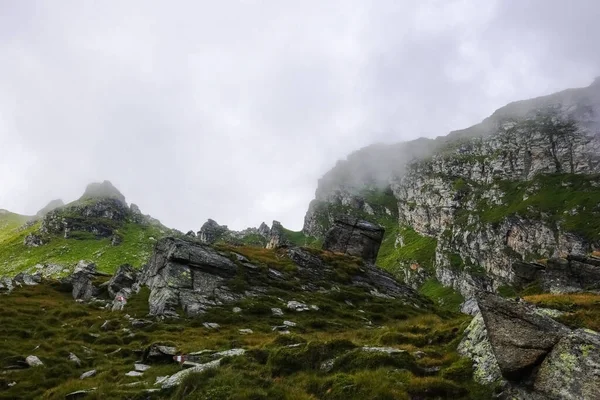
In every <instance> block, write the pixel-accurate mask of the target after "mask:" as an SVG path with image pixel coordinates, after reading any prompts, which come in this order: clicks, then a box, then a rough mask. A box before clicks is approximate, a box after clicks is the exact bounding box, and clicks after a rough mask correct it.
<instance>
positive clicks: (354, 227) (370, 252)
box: [323, 215, 385, 263]
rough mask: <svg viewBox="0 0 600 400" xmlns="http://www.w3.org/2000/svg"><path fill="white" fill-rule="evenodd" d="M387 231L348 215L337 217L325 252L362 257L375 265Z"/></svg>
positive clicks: (328, 235) (324, 245) (328, 237)
mask: <svg viewBox="0 0 600 400" xmlns="http://www.w3.org/2000/svg"><path fill="white" fill-rule="evenodd" d="M384 233H385V229H384V228H383V227H381V226H379V225H376V224H373V223H371V222H368V221H363V220H360V219H358V218H353V217H350V216H346V215H341V216H338V217H336V219H335V220H334V223H333V226H332V227H331V229H330V230H329V231H328V232H327V234H326V236H325V241H324V243H323V250H328V251H331V252H334V253H343V254H347V255H350V256H354V257H360V258H362V259H363V260H365V261H366V262H369V263H373V262H375V259H376V258H377V254H378V253H379V247H380V246H381V242H382V241H383V234H384Z"/></svg>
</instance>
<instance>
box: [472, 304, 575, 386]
mask: <svg viewBox="0 0 600 400" xmlns="http://www.w3.org/2000/svg"><path fill="white" fill-rule="evenodd" d="M477 303H478V305H479V309H480V311H481V315H482V317H483V321H484V323H485V327H486V330H487V335H488V338H489V341H490V343H491V346H492V349H493V351H494V354H495V356H496V360H497V361H498V366H499V367H500V371H501V372H502V375H503V376H504V377H505V378H506V379H508V380H509V381H522V380H523V379H524V378H526V377H528V376H529V375H530V374H531V373H532V372H533V370H534V368H535V367H536V366H538V365H539V364H540V363H541V362H542V361H543V360H544V358H545V357H546V355H547V354H548V353H549V352H550V351H551V350H552V348H553V347H554V346H555V345H556V343H558V341H559V340H560V339H561V338H562V337H564V336H566V335H568V334H569V332H570V330H569V329H568V328H567V327H566V326H564V325H562V324H560V323H558V322H556V321H554V320H553V319H552V318H550V317H547V316H544V315H541V314H540V313H538V312H536V310H535V308H534V307H533V306H530V305H528V304H526V303H524V302H516V301H513V300H507V299H504V298H502V297H500V296H497V295H495V294H492V293H488V292H481V293H479V294H478V295H477Z"/></svg>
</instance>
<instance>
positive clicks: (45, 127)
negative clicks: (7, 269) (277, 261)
mask: <svg viewBox="0 0 600 400" xmlns="http://www.w3.org/2000/svg"><path fill="white" fill-rule="evenodd" d="M324 3H325V4H324ZM599 17H600V3H598V2H597V1H594V0H574V1H572V2H569V3H568V5H567V4H566V3H564V2H561V1H557V0H556V1H555V0H529V1H520V0H502V1H501V0H498V1H491V0H489V1H480V0H460V1H446V0H439V1H438V0H429V1H392V0H389V1H387V0H381V1H377V2H371V1H354V0H344V1H341V0H339V1H337V0H331V1H327V2H320V1H312V0H307V1H302V2H284V1H261V2H258V1H221V2H218V3H217V2H213V1H179V2H164V1H134V0H130V1H127V2H122V1H116V0H106V1H102V2H97V1H84V0H70V1H68V0H56V1H52V2H49V1H32V0H20V1H0V155H1V156H0V182H1V183H0V208H5V209H9V210H11V211H14V212H19V213H23V214H29V215H31V214H35V213H36V212H37V211H38V210H39V209H40V208H42V207H43V206H44V205H45V204H46V203H48V202H49V201H50V200H52V199H55V198H62V199H63V200H65V201H66V202H68V201H72V200H75V199H76V198H78V197H79V196H80V195H81V194H82V193H83V191H84V189H85V187H86V185H87V184H88V183H90V182H93V181H103V180H105V179H108V180H110V181H111V182H112V183H113V184H114V185H115V186H116V187H117V188H119V189H120V190H121V191H122V192H123V194H124V195H125V196H126V198H127V201H129V202H134V203H136V204H138V205H139V206H140V208H141V209H142V211H143V212H144V213H147V214H150V215H152V216H154V217H155V218H158V219H160V220H161V221H162V222H163V223H164V224H166V225H168V226H170V227H174V228H177V229H180V230H182V231H187V230H189V229H194V230H198V229H199V228H200V226H201V225H202V223H203V222H204V221H206V219H207V218H213V219H215V220H216V221H218V222H219V223H221V224H227V225H228V226H229V227H230V228H233V229H242V228H244V227H247V226H258V225H259V224H260V222H262V221H266V222H267V223H269V224H270V222H271V221H272V220H273V219H276V220H279V221H281V222H282V223H283V224H284V225H285V226H286V227H288V228H291V229H297V230H298V229H300V228H301V227H302V223H303V217H304V213H305V212H306V209H307V206H308V203H309V202H310V200H311V199H312V198H313V197H314V194H315V189H316V187H317V182H318V179H319V178H320V177H322V176H323V175H324V174H325V173H326V172H327V171H328V170H329V169H331V168H332V167H333V166H334V165H335V164H336V161H337V160H339V159H344V158H345V157H346V156H347V155H348V154H350V153H352V152H353V151H355V150H357V149H359V148H361V147H364V146H367V145H369V144H372V143H377V142H384V143H396V142H400V141H406V140H412V139H415V138H418V137H427V138H433V137H436V136H439V135H444V134H446V133H448V132H449V131H451V130H455V129H461V128H466V127H468V126H470V125H473V124H475V123H478V122H479V121H481V120H482V119H484V118H485V117H487V116H489V115H490V114H492V112H493V111H494V110H496V109H497V108H499V107H501V106H503V105H505V104H506V103H508V102H511V101H514V100H520V99H525V98H530V97H535V96H540V95H544V94H549V93H552V92H555V91H558V90H562V89H565V88H568V87H580V86H587V85H588V84H590V83H591V81H592V80H593V78H594V77H595V76H597V75H599V74H600V51H598V49H599V46H598V43H597V38H599V37H600V25H599V24H598V23H597V21H598V19H599Z"/></svg>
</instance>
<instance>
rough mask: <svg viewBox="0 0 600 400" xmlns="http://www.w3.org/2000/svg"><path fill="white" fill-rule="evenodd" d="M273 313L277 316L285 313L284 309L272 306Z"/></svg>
mask: <svg viewBox="0 0 600 400" xmlns="http://www.w3.org/2000/svg"><path fill="white" fill-rule="evenodd" d="M271 313H272V314H273V315H275V316H276V317H280V316H282V315H283V311H282V310H281V308H271Z"/></svg>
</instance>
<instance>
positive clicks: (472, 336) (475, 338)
mask: <svg viewBox="0 0 600 400" xmlns="http://www.w3.org/2000/svg"><path fill="white" fill-rule="evenodd" d="M458 354H460V355H462V356H464V357H468V358H470V359H471V360H472V361H473V378H474V379H475V381H476V382H478V383H480V384H482V385H489V384H491V383H493V382H498V381H501V380H502V373H501V372H500V367H499V366H498V361H497V360H496V355H495V354H494V350H493V349H492V344H491V343H490V340H489V338H488V334H487V329H486V328H485V323H484V322H483V317H482V316H481V313H478V314H476V315H475V317H474V318H473V319H472V320H471V323H470V324H469V326H468V327H467V329H465V332H464V334H463V339H462V340H461V342H460V344H459V345H458Z"/></svg>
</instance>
